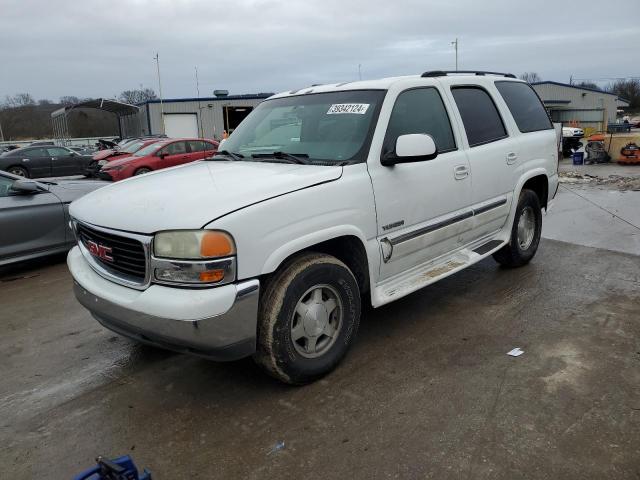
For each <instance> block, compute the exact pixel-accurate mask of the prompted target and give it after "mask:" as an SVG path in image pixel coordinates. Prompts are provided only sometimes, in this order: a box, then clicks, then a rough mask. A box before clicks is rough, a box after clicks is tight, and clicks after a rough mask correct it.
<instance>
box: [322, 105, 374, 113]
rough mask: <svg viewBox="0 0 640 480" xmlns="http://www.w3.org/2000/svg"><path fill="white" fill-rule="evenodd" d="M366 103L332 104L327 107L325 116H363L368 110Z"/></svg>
mask: <svg viewBox="0 0 640 480" xmlns="http://www.w3.org/2000/svg"><path fill="white" fill-rule="evenodd" d="M369 105H370V104H368V103H334V104H333V105H331V106H330V107H329V110H328V111H327V115H336V114H339V113H355V114H357V115H364V114H365V113H367V109H368V108H369Z"/></svg>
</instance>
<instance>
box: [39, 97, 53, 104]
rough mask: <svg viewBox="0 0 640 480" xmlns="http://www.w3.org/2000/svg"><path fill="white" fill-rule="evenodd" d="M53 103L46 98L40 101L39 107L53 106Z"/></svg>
mask: <svg viewBox="0 0 640 480" xmlns="http://www.w3.org/2000/svg"><path fill="white" fill-rule="evenodd" d="M52 103H53V102H52V101H51V100H48V99H46V98H41V99H40V100H38V105H51V104H52Z"/></svg>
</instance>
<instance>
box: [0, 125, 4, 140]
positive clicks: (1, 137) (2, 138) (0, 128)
mask: <svg viewBox="0 0 640 480" xmlns="http://www.w3.org/2000/svg"><path fill="white" fill-rule="evenodd" d="M0 142H4V133H2V122H0Z"/></svg>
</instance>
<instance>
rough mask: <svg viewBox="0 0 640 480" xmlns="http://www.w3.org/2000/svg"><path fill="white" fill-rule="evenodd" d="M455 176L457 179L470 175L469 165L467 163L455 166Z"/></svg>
mask: <svg viewBox="0 0 640 480" xmlns="http://www.w3.org/2000/svg"><path fill="white" fill-rule="evenodd" d="M453 176H454V177H455V179H456V180H463V179H465V178H467V177H468V176H469V167H467V166H466V165H457V166H455V167H454V168H453Z"/></svg>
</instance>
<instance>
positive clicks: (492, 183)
mask: <svg viewBox="0 0 640 480" xmlns="http://www.w3.org/2000/svg"><path fill="white" fill-rule="evenodd" d="M494 88H495V87H494ZM450 92H451V96H452V99H453V102H454V104H455V105H456V108H457V111H458V115H459V118H460V122H461V124H462V126H463V129H464V131H465V143H466V147H467V153H468V157H469V164H470V166H471V175H472V176H473V193H472V204H473V205H472V206H473V213H474V217H473V219H474V221H473V234H472V235H471V236H470V238H469V240H476V239H479V238H481V237H485V236H487V235H489V234H491V233H493V232H495V231H497V230H499V229H500V228H501V227H502V226H503V225H504V223H505V222H506V220H507V217H508V215H509V209H510V205H511V201H512V196H513V189H514V181H515V180H514V179H515V171H516V169H517V167H518V154H519V145H518V142H517V140H516V139H515V138H513V137H512V136H510V135H509V131H508V130H507V127H506V124H505V121H504V120H503V118H502V115H501V114H500V112H499V110H498V108H497V107H496V103H495V100H494V98H493V96H492V93H493V92H490V91H489V89H488V88H485V87H484V86H480V85H454V86H452V87H451V90H450ZM495 94H497V92H495Z"/></svg>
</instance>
